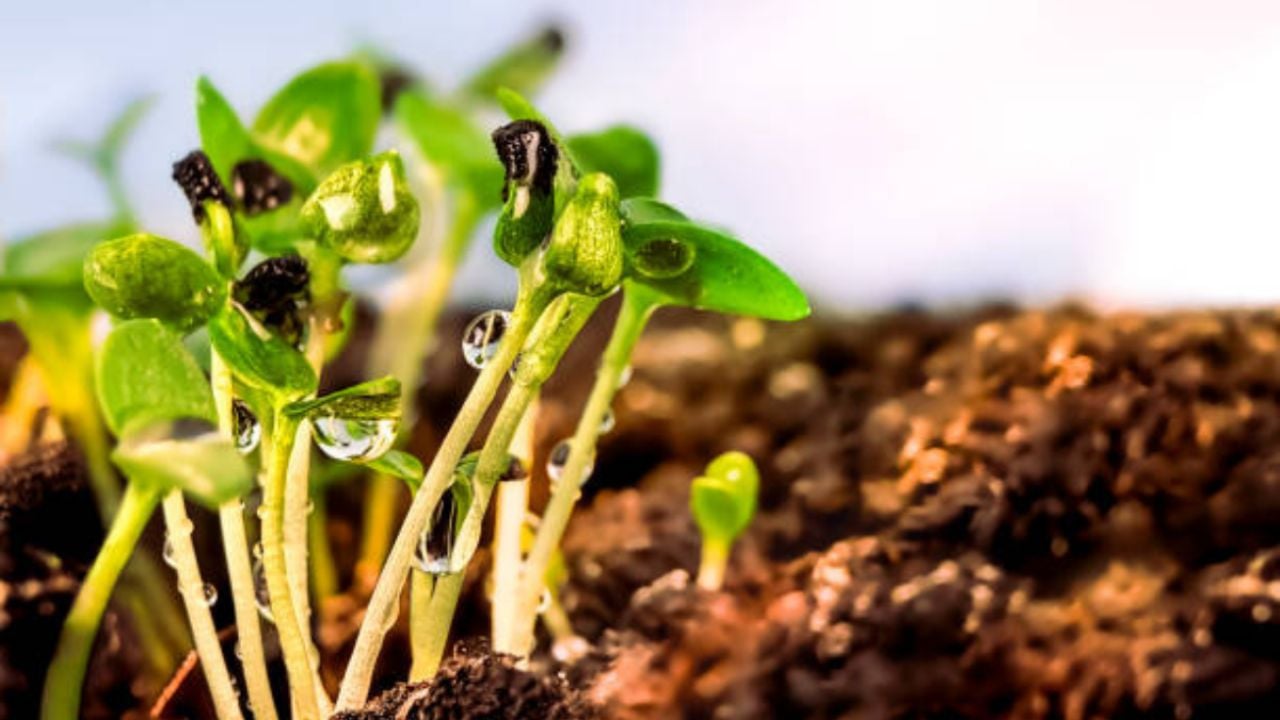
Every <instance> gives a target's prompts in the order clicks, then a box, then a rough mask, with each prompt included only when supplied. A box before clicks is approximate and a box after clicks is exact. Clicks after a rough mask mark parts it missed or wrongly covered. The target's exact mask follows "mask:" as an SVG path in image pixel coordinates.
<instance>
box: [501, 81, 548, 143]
mask: <svg viewBox="0 0 1280 720" xmlns="http://www.w3.org/2000/svg"><path fill="white" fill-rule="evenodd" d="M494 97H496V98H497V99H498V104H499V105H501V106H502V109H503V111H504V112H506V113H507V117H509V118H511V119H512V120H537V121H538V122H540V123H542V125H543V126H544V127H546V128H547V133H549V134H550V135H551V139H553V140H555V141H556V144H558V145H564V139H563V138H562V137H561V135H560V131H559V130H556V126H555V125H553V124H552V123H551V121H550V120H548V119H547V116H546V115H543V114H542V112H541V111H540V110H538V108H536V107H534V106H533V103H531V102H529V100H528V99H527V98H525V96H523V95H521V94H520V93H518V92H516V91H515V90H512V89H511V88H509V87H500V88H498V89H497V90H495V91H494Z"/></svg>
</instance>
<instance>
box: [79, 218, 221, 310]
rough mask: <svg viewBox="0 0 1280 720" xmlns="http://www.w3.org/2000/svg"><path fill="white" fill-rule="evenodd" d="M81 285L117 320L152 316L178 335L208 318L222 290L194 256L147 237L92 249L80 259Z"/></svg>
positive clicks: (169, 242) (205, 265) (172, 244)
mask: <svg viewBox="0 0 1280 720" xmlns="http://www.w3.org/2000/svg"><path fill="white" fill-rule="evenodd" d="M84 286H85V290H87V291H88V293H89V296H90V297H92V298H93V300H94V302H96V303H98V304H99V305H101V306H102V307H103V308H104V309H106V311H107V312H109V313H111V314H112V315H114V316H116V317H118V318H123V319H132V318H155V319H157V320H160V321H162V322H164V323H165V324H166V325H169V326H170V327H173V328H174V329H176V330H179V331H181V332H183V333H186V332H189V331H191V330H193V329H195V328H196V327H199V326H200V325H201V324H203V323H204V322H205V321H206V320H208V319H209V317H210V316H212V315H213V314H214V313H215V312H216V311H217V309H218V308H219V307H221V306H222V305H223V302H224V300H225V299H226V292H227V291H226V287H225V285H224V284H223V282H222V281H221V279H219V278H218V275H217V273H216V272H214V270H213V268H212V267H210V266H209V264H208V263H206V262H205V261H204V260H203V259H201V257H200V256H199V255H197V254H195V253H194V252H192V251H191V250H189V249H187V248H186V247H184V246H182V245H179V244H178V243H176V242H174V241H172V240H167V239H165V238H162V237H157V236H155V235H149V234H146V233H139V234H137V235H129V236H127V237H123V238H119V239H116V240H111V241H108V242H105V243H101V244H99V245H97V246H96V247H94V248H93V250H92V251H90V253H89V254H88V255H87V256H86V257H85V260H84Z"/></svg>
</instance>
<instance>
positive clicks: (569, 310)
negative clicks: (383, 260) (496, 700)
mask: <svg viewBox="0 0 1280 720" xmlns="http://www.w3.org/2000/svg"><path fill="white" fill-rule="evenodd" d="M600 301H601V298H594V297H585V296H582V295H566V296H564V297H562V298H561V299H560V300H559V301H557V302H556V304H555V305H553V306H552V310H550V311H548V312H547V317H544V318H543V321H541V322H539V324H538V330H537V331H536V332H535V334H534V336H533V337H532V338H530V339H529V341H528V342H527V343H525V347H524V352H523V353H522V354H521V356H520V368H519V370H517V371H516V379H515V382H514V384H512V386H511V389H510V390H509V391H508V392H507V396H506V398H504V399H503V401H502V407H500V408H499V409H498V415H497V417H496V418H494V421H493V428H492V429H491V430H490V431H489V437H488V438H486V439H485V443H484V449H483V450H481V451H480V460H479V461H478V462H477V463H476V470H475V475H474V477H473V479H472V486H473V489H474V491H475V496H474V498H473V499H472V501H471V508H470V510H469V511H468V512H467V517H466V518H465V519H464V520H463V523H462V528H461V529H460V530H459V531H458V539H457V541H456V543H455V544H454V548H453V552H454V553H456V554H460V556H461V557H471V556H472V554H473V553H474V552H475V548H476V546H477V545H478V544H479V542H480V533H481V529H482V527H483V524H484V516H485V513H486V511H487V510H488V508H489V501H490V499H491V498H492V497H493V491H494V486H495V485H496V484H497V483H498V479H499V478H500V477H502V474H503V473H505V472H506V471H507V468H508V464H509V452H508V448H510V447H511V441H512V439H513V438H514V437H515V434H516V430H517V429H518V428H519V426H520V421H521V419H522V418H523V417H524V416H525V413H526V411H528V409H529V405H530V403H532V402H533V399H534V398H535V397H537V395H538V391H539V390H540V389H541V388H542V385H543V383H545V382H546V381H547V379H548V378H549V377H551V373H552V372H553V371H554V370H555V368H556V365H558V364H559V363H560V358H561V357H563V356H564V353H565V351H566V350H568V349H569V345H570V343H572V342H573V339H574V338H575V337H577V335H578V331H580V330H581V329H582V326H583V325H585V324H586V322H587V320H588V319H589V318H590V317H591V314H592V313H594V312H595V309H596V308H597V307H598V306H599V305H600ZM514 600H515V598H514V597H510V596H508V597H503V596H500V595H497V594H496V593H495V594H494V598H493V602H494V604H495V605H501V604H503V603H508V602H513V601H514ZM456 605H457V598H456V597H454V598H453V600H452V602H448V603H445V602H443V601H442V602H435V601H434V599H433V602H432V603H431V613H432V618H431V619H430V620H429V621H428V623H429V625H430V626H431V627H439V626H444V627H446V628H447V627H448V626H449V625H450V624H451V623H452V622H453V615H454V610H455V608H456ZM498 612H502V610H498ZM442 650H443V648H442ZM426 662H427V663H428V664H430V663H431V662H432V660H427V661H426ZM434 662H435V664H436V665H437V666H438V664H439V659H438V658H436V659H434Z"/></svg>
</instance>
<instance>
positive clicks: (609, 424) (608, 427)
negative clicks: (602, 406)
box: [600, 410, 618, 435]
mask: <svg viewBox="0 0 1280 720" xmlns="http://www.w3.org/2000/svg"><path fill="white" fill-rule="evenodd" d="M617 424H618V421H617V419H616V418H614V417H613V411H612V410H605V411H604V417H602V418H600V434H601V435H607V434H609V432H610V431H612V430H613V428H614V426H616V425H617Z"/></svg>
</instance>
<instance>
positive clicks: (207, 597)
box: [204, 583, 218, 607]
mask: <svg viewBox="0 0 1280 720" xmlns="http://www.w3.org/2000/svg"><path fill="white" fill-rule="evenodd" d="M216 602H218V588H216V587H214V586H213V583H205V584H204V604H205V605H208V606H209V607H213V605H214V603H216Z"/></svg>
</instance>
